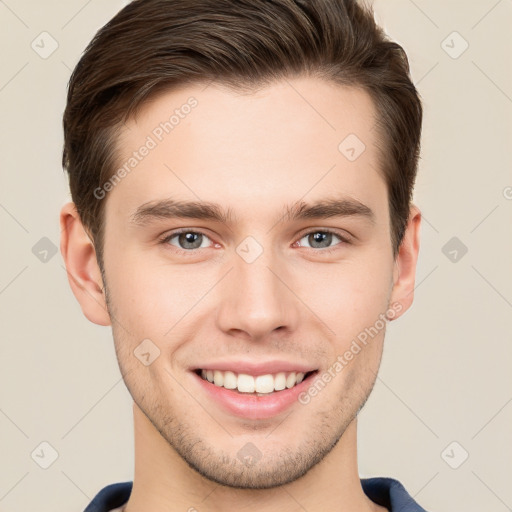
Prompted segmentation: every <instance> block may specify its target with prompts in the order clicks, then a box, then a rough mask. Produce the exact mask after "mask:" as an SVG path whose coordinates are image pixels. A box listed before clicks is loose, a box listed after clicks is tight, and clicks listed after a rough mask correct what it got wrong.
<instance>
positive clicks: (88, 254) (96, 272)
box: [60, 202, 111, 326]
mask: <svg viewBox="0 0 512 512" xmlns="http://www.w3.org/2000/svg"><path fill="white" fill-rule="evenodd" d="M60 229H61V239H60V251H61V254H62V257H63V259H64V263H65V265H66V272H67V275H68V281H69V284H70V286H71V290H72V291H73V294H74V296H75V297H76V299H77V300H78V302H79V303H80V307H81V308H82V312H83V313H84V315H85V316H86V317H87V319H88V320H90V321H91V322H93V323H95V324H98V325H105V326H107V325H110V324H111V322H110V316H109V314H108V310H107V304H106V300H105V293H104V291H103V281H102V279H101V271H100V268H99V266H98V262H97V261H96V251H95V249H94V244H93V243H92V241H91V239H90V238H89V236H88V234H87V232H86V230H85V229H84V226H83V224H82V221H81V220H80V216H79V215H78V212H77V210H76V206H75V204H74V203H72V202H70V203H66V204H65V205H64V206H63V207H62V209H61V212H60Z"/></svg>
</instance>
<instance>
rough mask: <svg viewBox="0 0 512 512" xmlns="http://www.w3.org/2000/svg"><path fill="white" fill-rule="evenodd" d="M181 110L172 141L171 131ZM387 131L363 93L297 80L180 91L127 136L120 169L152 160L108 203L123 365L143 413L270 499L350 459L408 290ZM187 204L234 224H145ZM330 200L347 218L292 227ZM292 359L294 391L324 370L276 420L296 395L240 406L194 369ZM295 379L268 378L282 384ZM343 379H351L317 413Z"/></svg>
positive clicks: (218, 472) (112, 287) (206, 468)
mask: <svg viewBox="0 0 512 512" xmlns="http://www.w3.org/2000/svg"><path fill="white" fill-rule="evenodd" d="M190 97H193V98H194V101H193V102H189V105H190V104H192V103H193V107H191V108H186V107H185V108H183V107H182V106H183V105H185V104H187V100H189V98H190ZM176 109H178V111H179V112H178V114H176V116H177V118H178V119H179V121H178V122H177V121H176V119H177V118H174V119H173V123H174V126H173V128H172V130H170V129H169V126H167V130H168V131H169V133H166V132H165V130H163V128H162V126H161V125H160V123H164V122H165V121H168V120H169V118H170V116H171V115H172V114H173V113H174V112H175V110H176ZM374 116H375V112H374V108H373V105H372V103H371V100H370V97H369V96H368V95H367V94H366V93H364V92H363V91H361V90H358V89H349V88H343V87H341V86H334V85H330V84H327V83H325V82H322V81H319V80H315V79H300V80H299V79H295V80H290V81H282V82H279V83H276V84H274V85H272V86H269V87H267V88H265V89H262V90H261V91H259V92H257V93H255V94H243V95H242V94H237V93H235V92H233V91H229V90H227V89H225V88H222V87H220V86H216V85H214V84H212V85H210V86H208V87H206V88H205V87H204V86H199V85H198V86H193V87H192V86H190V87H187V88H183V89H181V90H176V91H173V92H170V93H166V94H163V95H161V96H159V97H158V98H156V99H155V100H154V101H152V102H150V103H149V104H147V105H145V106H144V108H143V109H142V110H141V112H140V114H139V115H138V116H137V119H136V121H131V122H130V123H128V124H127V125H126V129H124V130H123V133H122V135H121V137H120V139H119V162H118V163H119V167H121V166H122V165H124V163H126V162H128V161H129V159H130V157H133V152H134V151H138V152H139V153H138V156H136V158H137V163H136V164H135V165H134V161H132V162H131V164H132V167H130V165H128V167H127V168H130V169H131V170H130V172H129V173H127V175H126V176H125V177H124V178H123V179H122V180H121V181H120V182H119V183H118V184H117V185H116V186H115V187H114V188H113V189H112V190H111V191H110V192H109V195H108V196H107V197H106V199H103V200H105V201H107V202H106V205H105V206H106V210H105V219H106V221H105V222H106V227H105V248H104V263H105V277H106V286H107V292H108V299H109V303H108V305H109V312H110V315H111V319H112V327H113V334H114V341H115V347H116V352H117V357H118V360H119V364H120V368H121V371H122V373H123V374H124V376H125V377H124V378H125V382H126V385H127V387H128V389H129V390H130V392H131V394H132V396H133V399H134V401H135V404H136V406H137V407H138V408H140V410H141V411H143V412H144V414H145V415H146V416H147V418H148V419H149V420H150V421H151V423H152V424H153V425H154V427H155V428H156V429H157V430H158V431H159V432H160V434H161V435H162V436H163V438H164V439H165V440H167V442H168V443H169V445H170V446H171V447H172V448H173V449H174V450H176V452H178V453H179V455H180V456H181V457H182V458H183V459H184V460H185V461H186V462H187V463H188V464H189V465H190V466H191V467H193V468H194V469H196V470H197V471H198V472H199V473H200V474H202V475H204V476H206V477H207V478H210V479H211V480H214V481H217V482H219V483H222V484H225V485H229V486H235V487H252V488H264V487H273V486H277V485H282V484H284V483H287V482H291V481H293V480H295V479H297V478H298V477H300V476H302V475H303V474H305V473H306V472H307V471H308V470H309V469H310V468H312V467H313V466H314V465H315V464H316V463H318V462H319V461H320V460H322V459H323V458H324V457H325V456H326V455H327V454H328V453H329V451H330V450H331V449H332V448H333V447H334V446H335V445H336V443H337V441H338V440H339V439H340V437H341V436H342V434H343V432H344V431H345V429H346V428H347V426H348V425H349V424H350V423H351V422H352V421H353V420H354V418H355V416H356V414H357V412H358V411H359V409H360V408H361V407H362V405H363V404H364V402H365V401H366V399H367V397H368V395H369V393H370V391H371V389H372V386H373V384H374V381H375V378H376V373H377V371H378V367H379V363H380V357H381V353H382V343H383V339H384V330H385V329H384V328H383V327H382V318H383V314H385V313H386V311H387V310H389V309H390V308H391V307H392V304H390V299H391V291H392V287H393V281H394V260H393V251H392V246H391V235H390V227H389V209H388V195H387V190H386V184H385V181H384V179H383V177H382V176H381V174H380V172H379V171H378V169H379V162H378V158H377V148H376V142H377V140H376V131H375V130H374V125H375V117H374ZM158 127H160V130H159V129H158ZM350 134H353V135H351V136H350V138H349V139H347V140H346V141H345V142H344V143H343V144H342V145H341V149H340V147H339V146H340V143H342V141H343V140H344V139H345V138H346V137H348V136H349V135H350ZM354 136H356V137H357V139H359V141H362V143H364V145H365V148H364V151H362V153H361V150H362V148H363V146H361V144H360V142H358V140H357V139H356V138H355V137H354ZM148 137H149V139H148ZM143 145H146V147H149V149H148V151H145V150H142V153H145V154H146V153H147V154H146V156H142V155H141V154H140V153H141V152H140V151H139V148H140V147H141V146H143ZM351 148H353V150H352V149H351ZM359 153H360V154H359ZM354 157H355V158H354ZM170 199H172V200H173V201H179V202H189V201H193V202H209V203H216V204H217V205H218V208H219V209H220V210H222V211H225V212H226V213H228V212H229V214H230V216H228V215H226V216H227V217H229V219H225V221H226V222H224V221H220V220H218V219H212V218H179V217H166V216H165V215H163V214H164V213H165V209H162V208H160V209H159V212H160V213H161V214H162V215H160V216H154V215H151V212H149V213H148V212H147V210H146V215H144V214H143V213H140V211H141V210H140V209H141V207H147V206H150V205H154V203H156V202H158V201H164V200H170ZM329 200H339V201H345V203H344V206H343V208H342V210H341V211H340V212H338V213H339V214H338V215H335V216H325V215H320V216H319V217H314V216H310V217H306V218H300V217H297V218H294V217H293V215H286V209H285V208H286V207H287V206H290V208H291V211H292V212H293V211H294V210H293V205H294V204H296V203H297V202H299V203H300V202H304V203H306V204H307V205H312V204H315V203H317V202H321V201H329ZM365 207H366V208H365ZM138 209H139V215H137V216H135V213H136V212H137V211H138ZM343 212H344V213H345V214H343ZM153 213H155V211H154V210H153ZM176 230H182V231H183V233H181V235H180V234H176ZM329 232H331V233H332V234H330V233H329ZM187 233H188V234H187ZM173 234H175V236H172V237H171V238H169V237H170V236H171V235H173ZM166 238H167V240H165V239H166ZM379 319H381V320H380V322H379ZM372 329H373V330H372ZM376 331H377V332H376ZM363 332H366V333H367V335H366V344H364V343H362V342H361V341H359V342H358V343H357V344H358V346H359V347H360V348H361V350H360V351H358V352H357V353H356V349H351V347H354V344H353V342H354V340H361V339H362V338H364V336H361V333H363ZM368 332H371V333H372V336H369V335H368ZM358 336H359V338H358ZM143 340H150V341H144V342H143ZM141 343H143V344H142V345H141ZM350 350H352V351H353V358H351V360H350V361H347V358H346V357H344V354H345V353H346V352H347V351H350ZM137 356H138V357H137ZM155 357H156V358H155ZM153 359H154V360H153ZM275 360H278V361H281V362H282V363H283V364H282V366H284V363H288V366H287V367H286V368H287V371H286V372H285V377H288V375H289V373H290V372H291V369H293V368H294V367H297V368H299V367H300V368H303V369H304V368H306V369H308V370H309V369H311V370H316V373H315V374H314V375H312V376H311V377H309V378H308V379H306V380H305V381H303V383H302V384H301V386H302V387H301V390H302V392H303V393H302V395H301V396H302V398H303V399H302V403H301V400H298V399H297V396H296V395H293V397H294V398H293V400H291V401H289V403H288V402H287V403H286V404H285V406H281V407H278V406H277V405H276V404H277V402H278V398H276V397H278V395H279V393H283V396H284V394H285V393H287V394H290V395H291V394H292V393H294V391H293V389H294V388H290V389H288V388H285V390H283V391H276V392H274V394H273V395H268V396H259V397H258V396H256V395H251V396H247V395H240V394H239V393H238V392H237V391H228V390H224V391H223V390H220V388H218V387H215V385H214V384H213V383H207V382H206V381H204V380H202V379H201V377H200V376H199V375H198V374H197V373H196V372H195V371H194V370H197V369H205V370H206V369H211V368H217V369H222V368H223V367H225V368H226V369H228V368H232V365H233V364H234V365H235V367H236V368H241V369H243V363H244V362H253V363H263V365H265V363H266V362H268V361H275ZM337 360H338V361H344V362H343V367H342V369H341V370H340V369H339V366H336V368H337V369H334V366H333V365H334V363H335V362H336V361H337ZM151 361H152V362H151ZM144 362H145V363H146V364H144ZM149 363H150V364H149ZM280 364H281V363H278V364H277V366H274V367H272V368H270V367H269V368H270V371H260V370H261V368H260V369H259V370H258V371H254V372H253V373H254V374H255V375H256V376H257V375H258V374H265V373H270V374H276V373H280V372H279V371H278V370H279V369H280V368H281V367H280V366H279V365H280ZM329 369H331V376H332V375H334V377H332V378H331V379H330V382H328V383H327V384H325V386H323V387H321V388H320V390H319V391H318V393H317V394H316V395H315V396H312V395H310V394H308V395H307V396H309V397H310V400H309V401H308V400H306V399H305V398H304V397H305V392H306V391H307V389H308V388H310V386H311V385H312V384H313V383H314V382H318V380H321V377H322V375H324V374H326V373H328V372H329ZM241 373H244V372H243V371H241ZM249 373H250V372H249ZM235 376H236V374H235ZM224 377H225V376H224ZM219 390H220V394H219ZM219 396H221V397H222V398H221V399H219V398H216V397H219ZM235 399H237V400H238V402H237V403H238V404H239V405H236V404H235ZM240 400H241V401H242V402H241V405H240ZM305 402H307V403H305ZM244 404H246V406H247V408H246V412H245V413H244V412H242V409H243V406H244ZM247 404H249V405H247ZM251 404H252V405H251ZM265 404H267V406H268V408H267V409H265V408H264V405H265ZM248 443H252V445H253V446H252V445H250V444H248ZM246 455H247V456H249V459H247V457H246ZM250 457H253V459H250ZM247 460H252V462H251V463H250V464H248V463H247Z"/></svg>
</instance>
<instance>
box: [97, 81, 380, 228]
mask: <svg viewBox="0 0 512 512" xmlns="http://www.w3.org/2000/svg"><path fill="white" fill-rule="evenodd" d="M375 122H376V119H375V110H374V106H373V103H372V100H371V98H370V96H369V95H368V94H367V93H366V92H364V91H363V90H361V89H357V88H349V87H344V86H340V85H335V84H331V83H327V82H324V81H322V80H319V79H313V78H301V79H293V80H292V79H290V80H282V81H279V82H276V83H274V84H272V85H269V86H266V87H264V88H262V89H260V90H258V91H256V92H251V93H247V92H246V93H240V92H236V91H233V90H230V89H228V88H226V87H224V86H222V85H219V84H210V85H208V86H205V85H193V86H187V87H183V88H180V89H175V90H173V91H171V92H166V93H161V94H159V95H158V96H157V97H155V98H154V99H152V100H151V101H150V102H148V103H147V104H146V105H144V106H143V107H142V108H141V109H140V111H139V112H138V114H137V117H136V118H135V119H132V120H130V121H129V122H127V123H126V125H125V127H124V129H123V130H122V133H121V136H120V137H119V141H118V148H117V150H118V170H119V169H124V171H125V172H122V173H121V174H122V179H119V180H116V183H115V186H113V187H112V190H111V191H110V192H109V195H108V196H107V197H108V201H107V207H106V208H107V216H108V211H109V210H114V209H115V211H116V216H122V217H124V219H125V220H126V219H128V218H129V217H130V216H131V215H133V213H134V212H135V211H136V209H137V208H138V207H140V205H142V204H144V203H148V202H151V201H155V200H162V199H166V198H169V197H173V198H174V199H181V200H194V201H201V200H204V201H209V202H217V203H221V204H223V205H224V206H225V208H226V209H229V210H231V211H234V212H238V211H239V210H244V211H245V212H246V213H247V212H250V211H251V210H252V211H258V212H259V215H260V217H261V216H265V215H266V214H268V216H269V219H270V218H271V217H272V219H275V215H276V211H277V210H279V211H282V206H283V204H292V203H294V202H296V201H298V200H303V201H306V202H308V201H310V200H311V201H314V200H318V199H322V198H325V197H333V195H334V194H336V195H344V196H346V197H350V198H353V199H355V200H357V201H359V202H361V203H363V204H367V203H372V204H373V209H374V210H377V211H378V210H379V208H380V209H384V210H383V212H384V211H385V209H386V204H387V193H386V186H385V182H384V180H383V178H382V176H381V174H380V172H379V170H378V169H379V165H378V155H377V145H376V144H377V140H376V132H375ZM276 209H277V210H276ZM239 217H240V216H239V215H237V218H239Z"/></svg>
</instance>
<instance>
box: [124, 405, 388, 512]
mask: <svg viewBox="0 0 512 512" xmlns="http://www.w3.org/2000/svg"><path fill="white" fill-rule="evenodd" d="M356 423H357V420H356V419H354V420H353V421H352V423H350V425H349V426H348V427H347V429H346V430H345V432H344V434H343V436H342V437H341V438H340V440H339V442H338V443H337V444H336V446H335V447H334V448H333V449H332V450H331V451H330V452H329V454H328V455H327V456H326V457H325V458H324V459H323V460H322V461H321V462H319V463H318V464H316V465H315V466H313V467H312V468H311V470H310V471H309V472H308V473H306V474H305V475H304V476H302V477H301V478H299V479H298V480H295V481H294V482H291V483H289V484H285V485H282V486H280V487H275V488H273V489H236V488H232V487H227V486H223V485H220V484H218V483H216V482H212V481H210V480H208V479H206V478H204V477H203V476H202V475H200V474H199V473H197V472H196V471H195V470H193V469H192V468H190V467H189V466H188V465H187V463H186V462H185V461H184V460H183V459H182V458H181V457H180V455H179V454H178V453H177V452H176V451H175V450H174V449H173V448H172V446H170V445H169V443H168V442H167V441H166V440H165V439H164V438H163V437H162V436H161V435H160V433H159V432H158V431H157V430H156V429H155V427H154V426H153V425H152V423H151V422H150V421H149V420H148V419H147V417H146V416H145V415H144V413H143V412H142V411H141V410H140V409H139V408H138V407H137V406H136V405H135V404H134V427H135V474H134V479H133V488H132V493H131V495H130V499H129V501H128V503H127V505H126V507H125V508H124V509H123V510H124V511H126V512H137V511H140V510H144V511H145V512H175V511H176V512H177V511H180V512H183V511H190V512H199V511H200V512H219V511H228V510H244V511H246V512H277V511H279V512H291V511H299V510H301V511H303V510H307V511H308V512H349V511H351V512H353V511H358V512H370V511H372V512H377V511H379V512H382V511H385V510H386V509H385V508H382V507H380V506H378V505H376V504H375V503H373V502H372V501H370V500H369V499H368V497H367V496H366V495H365V494H364V492H363V490H362V487H361V483H360V480H359V475H358V470H357V453H356V451H357V441H356V437H357V433H356V430H357V429H356V426H357V425H356Z"/></svg>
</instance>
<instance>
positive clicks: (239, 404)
mask: <svg viewBox="0 0 512 512" xmlns="http://www.w3.org/2000/svg"><path fill="white" fill-rule="evenodd" d="M191 373H192V375H193V376H194V377H195V379H196V380H197V381H198V382H199V385H200V386H201V387H202V389H203V390H204V391H205V392H206V393H207V394H208V395H209V396H210V397H211V398H213V399H214V400H215V402H217V403H218V404H219V406H220V407H222V408H223V409H224V410H225V411H227V412H228V413H230V414H234V415H235V416H239V417H241V418H245V419H250V420H263V419H268V418H272V417H273V416H276V415H278V414H279V413H281V412H283V411H285V410H286V409H287V408H288V407H290V406H291V405H292V404H293V403H295V402H297V401H298V396H299V395H300V394H301V393H302V392H303V391H305V390H306V389H307V388H308V387H309V386H310V385H311V384H312V382H313V380H314V378H315V376H316V375H317V374H318V371H316V372H314V373H312V374H310V375H309V376H308V378H307V379H304V380H303V381H302V382H301V383H300V384H297V385H295V386H294V387H293V388H289V389H283V390H281V391H274V392H273V393H271V394H269V395H267V396H258V395H252V394H243V393H238V392H237V391H232V390H230V389H226V388H223V387H220V386H215V384H212V383H211V382H210V381H208V380H205V379H203V378H202V377H200V376H199V375H197V373H195V372H191Z"/></svg>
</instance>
